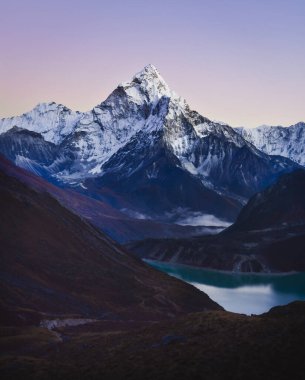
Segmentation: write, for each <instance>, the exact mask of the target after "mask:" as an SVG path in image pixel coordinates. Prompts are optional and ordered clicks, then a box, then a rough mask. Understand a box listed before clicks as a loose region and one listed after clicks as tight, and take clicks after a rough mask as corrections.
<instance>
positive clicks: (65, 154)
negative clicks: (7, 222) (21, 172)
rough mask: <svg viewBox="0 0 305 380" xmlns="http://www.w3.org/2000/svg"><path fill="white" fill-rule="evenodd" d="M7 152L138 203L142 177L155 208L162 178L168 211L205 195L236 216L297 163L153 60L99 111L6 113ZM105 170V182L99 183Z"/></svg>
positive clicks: (206, 205)
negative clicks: (258, 142)
mask: <svg viewBox="0 0 305 380" xmlns="http://www.w3.org/2000/svg"><path fill="white" fill-rule="evenodd" d="M14 127H17V128H14ZM31 132H36V133H31ZM0 151H1V152H2V153H4V154H5V155H6V156H7V157H9V158H10V159H12V160H14V161H15V162H16V163H17V164H18V165H20V166H23V167H26V168H27V169H29V170H32V171H36V172H37V173H42V174H41V175H43V176H46V177H47V178H52V179H53V178H55V179H56V180H60V181H61V182H62V183H65V184H69V185H71V184H73V185H75V186H82V184H83V183H85V186H86V187H87V185H88V186H89V187H90V186H93V188H94V189H97V188H100V187H101V186H102V187H108V188H110V189H112V191H114V189H116V190H115V191H117V192H118V194H121V195H122V198H124V197H125V196H126V197H130V199H129V200H130V202H131V203H132V204H135V203H134V202H136V203H137V202H138V201H137V196H136V195H134V194H135V192H136V191H138V190H139V189H140V188H141V186H142V187H143V194H142V192H141V191H140V193H139V194H138V198H139V202H140V203H141V202H142V201H143V203H141V204H140V203H139V204H138V206H139V207H140V208H142V207H144V208H146V206H147V203H149V202H150V201H147V200H145V201H144V199H146V198H145V197H146V196H147V199H148V200H149V199H150V200H151V198H150V196H151V194H152V193H154V192H155V186H157V188H159V190H160V194H163V195H164V197H163V196H162V195H160V196H158V199H159V198H160V199H159V200H156V202H157V203H158V202H159V201H160V202H161V203H162V202H163V203H162V204H163V206H164V207H165V208H166V210H167V211H168V212H170V211H171V208H172V207H178V208H179V207H180V208H181V207H185V208H189V207H191V208H193V209H194V210H195V211H196V210H197V207H199V206H198V204H201V206H200V207H201V209H202V210H204V211H208V213H209V214H211V213H212V214H214V212H216V213H219V216H222V217H223V216H224V215H225V213H224V212H223V211H221V210H222V209H223V207H225V208H226V207H228V209H230V212H228V213H227V214H226V215H229V216H230V217H232V216H233V215H235V214H236V212H237V209H238V204H240V203H241V202H243V201H244V200H245V199H246V198H247V197H248V196H250V195H252V194H253V192H254V191H256V190H259V189H260V188H261V186H262V185H266V184H267V183H269V181H271V180H272V178H275V177H276V176H277V175H278V173H280V172H283V171H285V170H287V171H289V170H291V169H292V168H293V166H294V165H293V164H292V163H290V162H286V161H285V160H284V159H280V158H279V159H277V158H274V159H273V158H270V157H269V156H267V155H266V154H264V153H262V152H261V151H258V150H257V149H256V148H255V147H254V146H253V145H252V144H251V143H249V142H247V141H246V139H245V138H244V137H243V136H241V135H240V134H239V133H237V131H234V129H232V128H231V127H230V126H228V125H223V124H219V123H216V122H212V121H211V120H209V119H207V118H205V117H203V116H201V115H200V114H199V113H198V112H196V111H192V110H191V109H190V107H189V106H188V105H187V103H186V102H185V100H184V99H183V98H181V97H179V96H178V95H177V94H175V93H174V92H173V91H172V90H171V89H170V88H169V86H168V85H167V83H166V82H165V81H164V79H163V78H162V76H161V75H160V74H159V72H158V70H157V69H156V68H155V67H154V66H153V65H147V66H146V67H145V68H144V69H143V70H142V71H140V72H139V73H137V74H136V75H135V76H133V78H132V79H131V80H130V81H128V82H124V83H121V84H120V85H119V86H118V87H117V88H116V89H115V90H114V91H113V92H112V93H111V94H110V95H109V96H108V98H107V99H106V100H105V101H104V102H102V103H100V104H99V105H97V106H96V107H94V108H93V109H92V110H91V111H89V112H85V113H81V112H73V111H71V110H69V109H68V108H66V107H65V106H63V105H61V104H56V103H41V104H39V105H37V106H36V107H35V108H34V109H33V110H32V111H30V112H28V113H26V114H24V115H21V116H18V117H14V118H10V119H3V120H0ZM283 160H284V161H283ZM95 179H96V180H97V181H98V182H97V183H98V185H96V184H95V183H92V184H91V185H90V180H92V181H95ZM96 186H97V187H96ZM94 191H95V190H94ZM125 192H127V193H128V194H129V195H128V196H127V195H126V194H127V193H126V194H125ZM123 193H124V194H123ZM156 194H158V192H157V193H156ZM190 194H193V195H190ZM142 197H144V198H143V199H142ZM197 197H198V198H197ZM205 197H208V199H209V201H206V200H205ZM223 197H224V198H223ZM193 198H194V199H193ZM199 199H200V201H199ZM213 199H214V201H215V202H220V203H219V205H218V206H219V207H218V206H217V205H215V206H213V205H212V203H213ZM221 199H225V203H222V201H221ZM227 199H230V201H229V203H227ZM181 202H182V203H181ZM150 203H151V205H152V207H154V206H153V205H154V204H155V203H154V201H152V200H151V202H150ZM161 203H160V207H161ZM138 206H137V207H138ZM163 206H162V207H163ZM162 207H161V208H160V210H161V209H162ZM154 212H155V211H154ZM156 212H157V211H156ZM160 212H161V211H160ZM220 214H221V215H220ZM215 215H216V214H215Z"/></svg>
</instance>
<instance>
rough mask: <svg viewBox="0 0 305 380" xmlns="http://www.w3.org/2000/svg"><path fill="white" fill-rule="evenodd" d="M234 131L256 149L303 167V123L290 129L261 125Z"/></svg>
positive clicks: (304, 144) (304, 149) (304, 161)
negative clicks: (284, 158)
mask: <svg viewBox="0 0 305 380" xmlns="http://www.w3.org/2000/svg"><path fill="white" fill-rule="evenodd" d="M235 130H236V131H237V132H238V133H239V134H240V135H241V136H242V137H243V138H244V139H246V140H248V141H249V142H251V143H252V144H253V145H255V146H256V147H257V148H258V149H260V150H262V151H263V152H265V153H267V154H270V155H280V156H284V157H287V158H290V159H291V160H293V161H295V162H297V163H298V164H300V165H303V166H305V123H304V122H299V123H297V124H294V125H291V126H290V127H282V126H268V125H262V126H260V127H257V128H244V127H240V128H235Z"/></svg>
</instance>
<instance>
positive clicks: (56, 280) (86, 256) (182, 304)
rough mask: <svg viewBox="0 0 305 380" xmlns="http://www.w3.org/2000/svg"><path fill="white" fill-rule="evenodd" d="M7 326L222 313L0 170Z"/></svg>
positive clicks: (40, 192) (0, 270) (2, 278)
mask: <svg viewBox="0 0 305 380" xmlns="http://www.w3.org/2000/svg"><path fill="white" fill-rule="evenodd" d="M0 213H1V218H0V247H1V255H0V259H1V266H0V281H1V282H0V284H1V303H0V307H1V314H0V320H1V322H2V323H3V324H6V325H7V324H8V325H17V324H25V325H26V324H36V325H37V324H39V323H40V322H41V321H42V320H45V319H55V318H57V317H60V318H97V319H100V318H106V317H107V318H108V319H118V318H119V319H121V318H127V317H128V318H133V319H150V320H152V319H160V318H161V319H162V318H168V317H171V316H173V315H177V314H180V313H185V312H190V311H200V310H204V309H220V307H219V306H218V305H217V304H216V303H214V302H213V301H212V300H210V298H209V297H208V296H207V295H205V294H204V293H202V292H200V291H198V290H196V289H195V288H193V287H192V286H190V285H187V284H185V283H183V282H181V281H178V280H175V279H173V278H170V277H169V276H166V275H163V274H161V273H159V272H158V271H156V270H153V269H151V268H150V267H149V266H147V265H145V264H144V263H142V262H141V261H140V260H138V259H135V258H134V257H131V256H129V255H128V254H127V253H126V252H125V251H124V250H123V249H122V248H121V247H120V246H118V245H117V244H116V243H114V242H113V241H112V240H110V239H109V238H108V237H106V235H104V234H102V233H101V232H100V231H98V230H97V229H96V228H94V227H93V226H92V225H90V224H89V223H88V222H87V221H85V220H83V219H81V218H80V217H79V216H77V215H76V214H73V213H72V212H71V211H69V210H68V209H66V208H64V207H63V206H62V205H61V204H60V203H59V202H58V201H57V200H56V199H54V198H53V197H52V196H51V195H50V194H49V193H46V192H45V191H44V189H39V187H38V186H36V187H34V186H33V187H30V186H28V185H26V184H25V183H22V182H21V181H20V180H18V179H16V178H14V177H11V176H10V175H9V174H7V173H5V172H4V170H1V171H0Z"/></svg>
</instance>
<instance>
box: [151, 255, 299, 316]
mask: <svg viewBox="0 0 305 380" xmlns="http://www.w3.org/2000/svg"><path fill="white" fill-rule="evenodd" d="M145 262H147V263H148V264H150V265H151V266H153V267H154V268H156V269H159V270H161V271H163V272H166V273H168V274H169V275H171V276H174V277H177V278H180V279H181V280H183V281H186V282H188V283H190V284H192V285H194V286H195V287H196V288H198V289H200V290H202V291H203V292H205V293H207V294H208V295H209V296H210V298H212V299H213V300H214V301H216V302H217V303H218V304H220V305H221V306H222V307H224V308H225V309H226V310H227V311H232V312H235V313H243V314H261V313H264V312H266V311H268V310H270V308H272V307H273V306H278V305H286V304H287V303H289V302H292V301H295V300H303V301H305V273H291V274H240V273H230V272H220V271H212V270H207V269H203V268H196V267H190V266H185V265H178V264H171V263H165V262H159V261H153V260H145Z"/></svg>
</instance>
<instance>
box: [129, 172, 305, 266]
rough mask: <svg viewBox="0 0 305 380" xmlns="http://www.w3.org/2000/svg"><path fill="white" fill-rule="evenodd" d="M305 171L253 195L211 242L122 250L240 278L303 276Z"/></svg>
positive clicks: (163, 242)
mask: <svg viewBox="0 0 305 380" xmlns="http://www.w3.org/2000/svg"><path fill="white" fill-rule="evenodd" d="M304 194H305V170H296V171H294V172H292V173H290V174H285V175H283V176H282V177H281V178H280V179H279V180H278V181H277V182H276V183H275V184H274V185H272V186H270V187H268V188H267V189H265V190H264V191H262V192H260V193H257V194H256V195H254V196H253V197H252V198H251V199H250V200H249V202H248V203H247V204H246V206H245V207H244V208H243V209H242V210H241V212H240V214H239V216H238V218H237V220H236V222H235V223H234V224H233V225H232V226H230V227H229V228H227V229H226V230H224V231H223V232H221V233H220V234H218V235H214V236H203V237H197V238H196V237H195V238H189V239H155V240H154V239H147V240H143V241H140V242H135V243H131V244H130V245H129V246H128V247H129V249H130V250H131V251H133V252H135V253H136V254H137V255H139V256H142V257H146V258H150V259H155V260H162V261H171V262H176V263H180V264H188V265H195V266H202V267H207V268H213V269H221V270H230V271H231V270H234V271H237V272H239V271H241V272H269V271H271V272H289V271H300V272H302V271H305V197H304Z"/></svg>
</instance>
